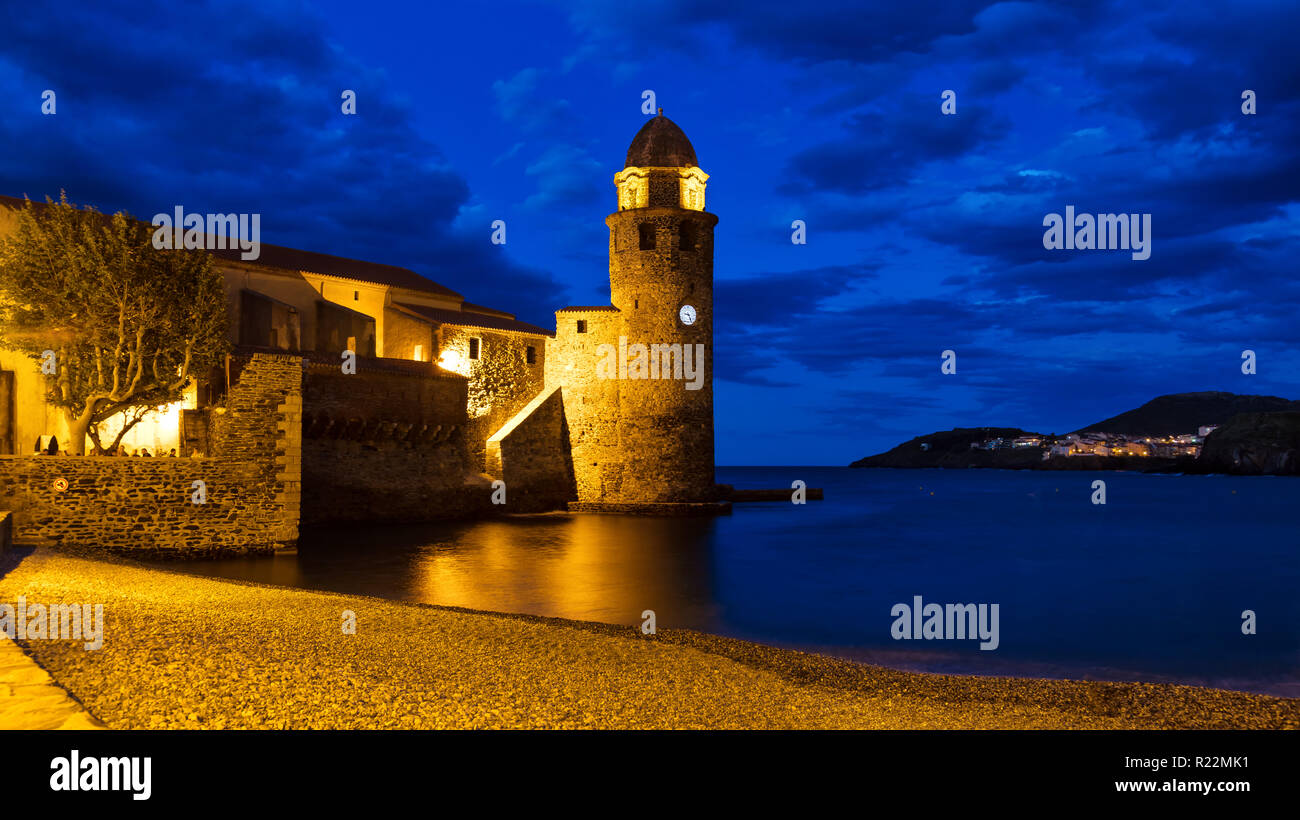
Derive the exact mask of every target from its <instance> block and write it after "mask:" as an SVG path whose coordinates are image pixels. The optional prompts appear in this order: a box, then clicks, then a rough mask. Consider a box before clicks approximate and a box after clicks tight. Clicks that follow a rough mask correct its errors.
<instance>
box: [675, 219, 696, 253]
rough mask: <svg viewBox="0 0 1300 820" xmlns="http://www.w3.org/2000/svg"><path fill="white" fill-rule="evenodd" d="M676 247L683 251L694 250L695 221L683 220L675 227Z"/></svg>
mask: <svg viewBox="0 0 1300 820" xmlns="http://www.w3.org/2000/svg"><path fill="white" fill-rule="evenodd" d="M677 237H678V247H680V248H681V249H682V250H684V251H693V250H695V245H696V236H695V223H693V222H683V223H682V224H681V225H680V226H679V227H678V229H677Z"/></svg>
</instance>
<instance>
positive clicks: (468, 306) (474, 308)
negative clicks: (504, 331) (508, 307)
mask: <svg viewBox="0 0 1300 820" xmlns="http://www.w3.org/2000/svg"><path fill="white" fill-rule="evenodd" d="M460 309H461V310H468V311H471V312H473V313H487V314H491V315H493V316H501V317H504V318H506V319H513V318H515V315H514V314H513V313H507V312H505V311H504V310H497V309H496V308H490V307H487V306H485V305H476V304H474V303H473V302H461V303H460Z"/></svg>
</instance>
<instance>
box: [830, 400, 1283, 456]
mask: <svg viewBox="0 0 1300 820" xmlns="http://www.w3.org/2000/svg"><path fill="white" fill-rule="evenodd" d="M849 466H850V467H905V468H918V467H944V468H972V467H986V468H995V469H1012V470H1135V471H1140V472H1181V473H1233V474H1239V475H1300V401H1293V400H1290V399H1283V398H1279V397H1277V396H1250V395H1238V394H1236V393H1222V392H1201V393H1172V394H1170V395H1166V396H1159V397H1157V398H1154V399H1152V400H1151V401H1149V402H1147V403H1146V404H1144V405H1142V406H1141V407H1138V408H1136V409H1133V410H1129V411H1127V412H1125V413H1120V414H1119V415H1117V416H1112V417H1111V418H1108V419H1103V420H1102V421H1099V422H1097V423H1095V424H1090V425H1088V426H1086V427H1083V428H1080V429H1079V430H1076V431H1074V432H1072V433H1067V434H1063V435H1058V434H1056V433H1048V434H1043V433H1034V432H1031V431H1028V430H1022V429H1020V428H1018V427H958V428H955V429H953V430H947V431H939V432H935V433H931V434H929V435H925V436H917V437H916V438H914V439H911V440H910V441H905V442H903V443H902V444H900V445H898V446H897V447H895V448H893V449H892V450H889V451H888V452H884V453H880V454H878V455H874V456H867V457H866V458H861V459H858V460H857V461H855V462H853V463H852V464H850V465H849Z"/></svg>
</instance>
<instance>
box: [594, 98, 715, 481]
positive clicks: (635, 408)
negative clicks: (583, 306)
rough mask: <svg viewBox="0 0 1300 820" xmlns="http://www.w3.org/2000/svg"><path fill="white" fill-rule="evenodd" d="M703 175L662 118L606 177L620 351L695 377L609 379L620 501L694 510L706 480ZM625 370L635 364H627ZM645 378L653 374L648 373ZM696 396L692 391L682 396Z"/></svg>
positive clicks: (709, 315) (709, 410) (708, 397)
mask: <svg viewBox="0 0 1300 820" xmlns="http://www.w3.org/2000/svg"><path fill="white" fill-rule="evenodd" d="M708 178H709V175H708V174H706V173H704V171H702V170H700V167H699V163H698V162H697V161H696V159H695V149H694V148H693V147H692V146H691V142H690V140H688V139H687V138H686V135H685V134H683V133H682V130H681V129H680V128H678V127H677V125H676V124H675V123H674V122H673V121H672V120H670V119H668V118H667V117H665V116H664V115H663V109H662V108H661V109H659V115H658V116H657V117H654V118H652V119H651V120H650V121H649V122H647V123H646V124H645V125H644V126H643V127H642V128H641V130H640V131H639V132H637V135H636V138H635V139H633V140H632V145H631V147H629V148H628V151H627V161H626V162H625V163H624V168H623V170H622V171H620V172H619V173H618V174H616V175H615V176H614V184H615V186H616V187H617V189H618V210H617V211H616V212H615V213H613V214H610V215H609V216H608V217H606V219H605V224H606V225H608V226H609V290H610V301H611V302H612V303H613V305H614V307H616V308H618V310H619V314H620V316H621V318H622V323H621V324H622V334H621V335H622V336H624V337H626V340H627V345H628V347H629V350H630V351H633V352H635V348H633V347H632V346H634V345H637V344H643V345H646V346H647V348H651V351H652V354H651V355H652V358H653V359H655V360H657V361H652V362H651V364H652V365H653V364H659V365H660V366H661V367H660V370H663V369H666V368H665V367H663V365H664V364H665V362H664V354H663V348H660V349H659V353H658V355H654V354H653V350H654V348H652V347H651V346H652V345H666V346H668V350H669V351H671V352H670V354H669V355H670V356H675V355H676V351H678V350H680V351H681V355H682V356H683V357H689V361H690V363H691V364H693V365H694V367H695V368H702V371H699V372H700V373H702V377H701V376H700V375H697V376H696V380H695V381H694V383H693V382H692V380H690V379H688V378H686V373H685V372H683V373H682V374H681V377H680V378H679V377H678V374H677V373H676V372H675V371H676V362H674V367H673V369H674V372H672V373H668V374H664V373H662V372H661V373H660V374H659V375H660V378H658V379H654V378H641V379H637V378H632V377H631V374H629V377H628V378H621V379H620V380H619V423H618V440H619V446H620V449H621V450H622V452H623V462H624V470H623V482H622V488H621V493H620V494H621V495H622V496H623V497H624V498H625V499H626V500H629V501H702V500H707V499H711V498H712V497H713V493H714V478H713V226H714V225H716V224H717V222H718V218H717V217H716V216H714V215H713V214H710V213H706V212H705V210H704V188H705V182H706V181H707V180H708ZM628 358H629V359H630V360H631V361H632V362H633V364H635V356H634V355H631V354H630V355H629V357H628ZM652 375H653V374H652ZM693 387H698V389H692V388H693Z"/></svg>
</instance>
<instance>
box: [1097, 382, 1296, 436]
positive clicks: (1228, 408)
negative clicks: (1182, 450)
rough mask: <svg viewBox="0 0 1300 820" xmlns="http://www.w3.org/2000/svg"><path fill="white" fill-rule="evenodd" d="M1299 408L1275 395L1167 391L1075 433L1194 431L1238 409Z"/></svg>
mask: <svg viewBox="0 0 1300 820" xmlns="http://www.w3.org/2000/svg"><path fill="white" fill-rule="evenodd" d="M1289 410H1290V411H1300V401H1290V400H1288V399H1282V398H1278V397H1277V396H1247V395H1238V394H1237V393H1220V392H1213V391H1208V392H1203V393H1171V394H1169V395H1167V396H1159V397H1157V398H1154V399H1152V400H1151V401H1149V402H1147V403H1146V404H1144V405H1142V406H1141V407H1139V408H1137V409H1136V410H1129V411H1128V412H1126V413H1120V414H1119V415H1118V416H1111V417H1110V418H1108V419H1103V420H1102V421H1099V422H1097V423H1096V424H1089V425H1088V426H1087V427H1081V428H1079V429H1078V430H1075V431H1074V432H1076V433H1088V432H1097V433H1118V434H1120V435H1144V436H1154V435H1164V434H1167V433H1195V432H1196V428H1198V427H1200V426H1201V425H1205V424H1225V423H1227V421H1228V420H1229V419H1231V418H1232V417H1233V416H1235V415H1237V414H1239V413H1279V412H1285V411H1289Z"/></svg>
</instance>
